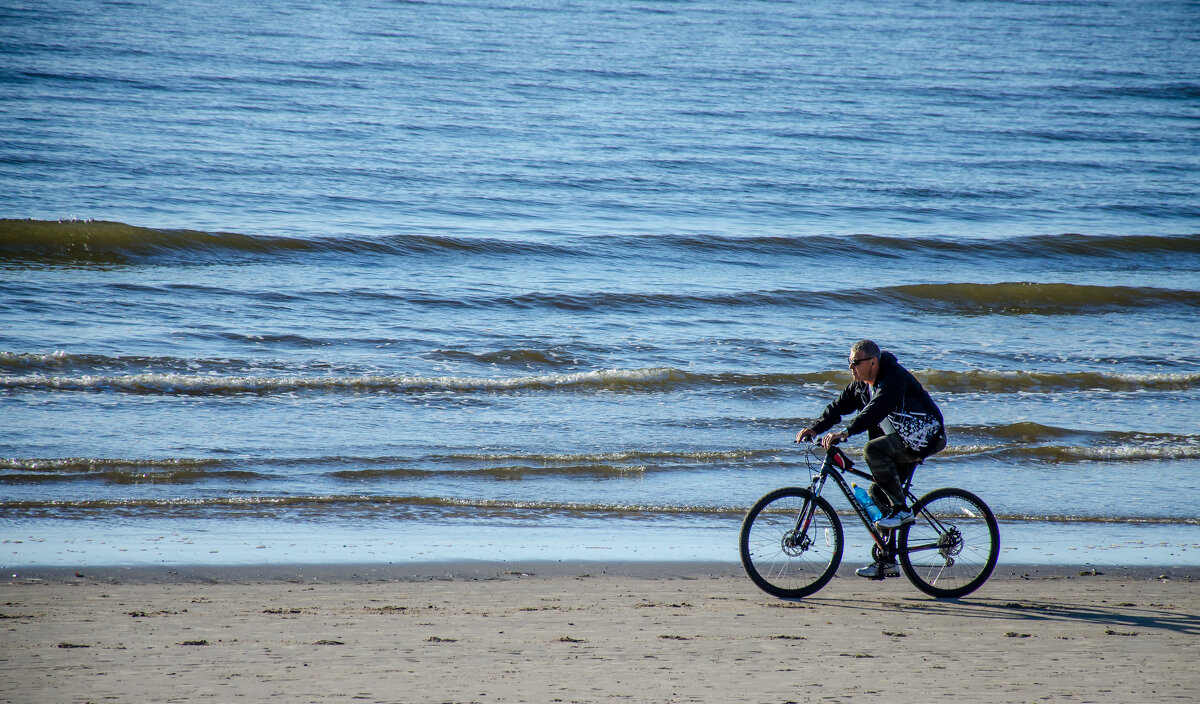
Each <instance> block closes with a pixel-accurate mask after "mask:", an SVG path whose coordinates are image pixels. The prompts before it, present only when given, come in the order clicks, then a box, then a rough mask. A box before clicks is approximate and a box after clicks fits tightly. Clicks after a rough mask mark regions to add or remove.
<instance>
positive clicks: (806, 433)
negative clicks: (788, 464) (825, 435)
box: [796, 428, 817, 442]
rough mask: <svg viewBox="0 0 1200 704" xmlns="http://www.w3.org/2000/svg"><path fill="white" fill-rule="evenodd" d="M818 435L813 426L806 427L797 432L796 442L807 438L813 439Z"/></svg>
mask: <svg viewBox="0 0 1200 704" xmlns="http://www.w3.org/2000/svg"><path fill="white" fill-rule="evenodd" d="M816 436H817V434H816V433H814V432H813V429H812V428H805V429H804V430H801V431H800V432H798V433H796V442H805V441H806V440H811V439H813V438H814V437H816Z"/></svg>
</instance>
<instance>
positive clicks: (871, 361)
mask: <svg viewBox="0 0 1200 704" xmlns="http://www.w3.org/2000/svg"><path fill="white" fill-rule="evenodd" d="M849 363H850V376H852V377H854V380H855V381H865V382H867V383H870V382H873V381H874V380H875V368H876V367H877V366H878V365H879V360H878V359H876V358H875V357H869V356H867V355H865V354H863V353H862V352H859V353H858V354H855V353H854V352H851V353H850V359H849Z"/></svg>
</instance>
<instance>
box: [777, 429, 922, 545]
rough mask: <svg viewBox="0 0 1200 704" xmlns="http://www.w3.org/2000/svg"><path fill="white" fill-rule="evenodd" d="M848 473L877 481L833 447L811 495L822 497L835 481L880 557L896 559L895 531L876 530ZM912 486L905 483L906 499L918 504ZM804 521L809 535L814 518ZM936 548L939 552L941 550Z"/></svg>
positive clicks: (814, 478)
mask: <svg viewBox="0 0 1200 704" xmlns="http://www.w3.org/2000/svg"><path fill="white" fill-rule="evenodd" d="M847 472H849V473H850V474H853V475H854V476H856V477H861V478H862V479H866V480H868V481H874V477H872V476H871V475H870V474H868V473H867V472H863V471H861V470H858V469H855V468H854V461H853V460H851V459H850V458H849V457H847V456H846V453H845V452H842V451H841V449H840V448H838V447H837V446H834V447H831V448H829V450H828V451H827V452H826V454H825V460H824V461H823V462H822V463H821V470H820V472H819V473H818V474H817V475H816V476H814V477H813V478H812V483H810V484H809V487H808V488H809V491H811V492H812V493H813V494H814V495H815V496H818V497H819V496H820V495H821V490H822V489H824V488H825V482H826V480H828V479H829V478H830V477H833V480H834V482H835V483H836V484H837V486H838V488H839V489H841V490H842V494H843V495H845V497H846V501H848V502H850V506H852V507H853V508H854V512H855V513H856V514H858V520H860V521H862V524H863V527H864V528H866V529H867V532H868V533H870V534H871V539H872V540H874V541H875V545H876V546H877V547H878V549H879V551H880V553H881V554H883V555H886V556H889V557H893V556H895V554H896V546H895V532H894V531H891V530H887V531H882V530H880V529H878V528H876V527H875V522H874V521H872V520H871V517H870V516H868V515H867V512H866V509H864V508H863V507H862V506H861V505H860V504H859V503H858V500H857V499H856V498H854V490H853V489H852V488H851V487H850V482H849V481H847V480H846V476H845V475H846V473H847ZM911 484H912V477H911V476H910V477H909V479H908V481H906V482H904V487H903V489H904V494H905V497H906V498H907V499H908V501H909V503H910V504H911V503H914V502H915V501H916V497H915V496H913V494H912V492H911V491H909V486H910V485H911ZM801 518H802V521H803V524H804V525H803V528H804V529H805V531H807V529H808V524H809V521H810V520H811V514H810V515H809V516H804V517H801ZM885 532H886V534H885ZM932 547H935V548H936V547H937V546H932ZM923 549H924V548H923ZM912 551H913V550H912V549H910V552H912Z"/></svg>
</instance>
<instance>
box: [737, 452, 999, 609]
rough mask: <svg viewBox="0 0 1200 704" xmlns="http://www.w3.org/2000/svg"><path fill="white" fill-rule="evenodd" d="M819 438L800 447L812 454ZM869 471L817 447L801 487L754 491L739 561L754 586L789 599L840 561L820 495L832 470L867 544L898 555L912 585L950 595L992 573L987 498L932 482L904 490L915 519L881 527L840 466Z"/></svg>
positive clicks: (875, 551)
mask: <svg viewBox="0 0 1200 704" xmlns="http://www.w3.org/2000/svg"><path fill="white" fill-rule="evenodd" d="M820 449H822V448H821V447H820V445H815V444H814V445H812V446H811V447H810V448H809V450H808V460H809V470H810V473H811V472H813V471H815V470H814V468H813V465H812V459H813V458H814V457H818V456H819V454H818V452H817V450H820ZM847 473H849V474H852V475H855V476H858V477H862V478H864V479H868V480H869V479H872V477H871V475H870V474H868V473H866V472H862V471H860V470H857V469H854V463H853V462H852V461H851V460H850V458H849V457H847V456H846V453H844V452H842V451H841V450H840V449H839V448H837V447H836V446H833V447H830V448H829V450H827V451H825V458H824V460H822V462H821V467H820V471H819V472H817V473H816V474H814V475H813V477H812V482H811V483H810V484H809V486H808V488H801V487H794V486H793V487H784V488H782V489H776V490H775V491H772V492H770V493H768V494H767V495H766V496H763V497H762V498H761V499H759V500H758V501H757V502H755V504H754V505H753V506H751V507H750V510H749V511H747V512H746V517H745V519H744V520H743V521H742V529H741V534H740V536H739V538H740V551H741V557H742V566H743V567H745V569H746V574H747V575H749V577H750V579H751V581H753V582H754V583H755V584H756V585H757V586H758V587H759V588H760V589H762V590H763V591H765V592H767V593H768V594H772V595H774V596H778V597H783V598H786V599H797V598H800V597H804V596H808V595H810V594H814V593H816V592H817V591H819V590H820V589H821V588H822V587H824V586H825V585H826V584H827V583H828V582H829V580H830V579H832V578H833V575H834V574H835V573H836V572H837V569H838V566H839V565H840V564H841V561H842V548H843V544H842V537H843V531H842V522H841V519H839V518H838V514H837V512H836V511H834V509H833V506H832V505H831V504H830V503H829V501H828V499H826V498H824V497H823V496H821V490H822V489H823V488H824V487H825V482H826V481H827V480H828V479H829V478H830V477H833V479H834V482H835V483H836V484H837V486H838V488H840V489H841V490H842V493H843V494H845V496H846V500H847V501H849V502H850V505H851V506H852V507H853V508H854V511H855V513H857V514H858V517H859V519H860V520H861V521H862V522H863V526H865V527H866V529H867V531H868V532H869V533H870V534H871V538H872V539H873V540H874V542H875V544H874V546H872V548H871V556H872V557H873V558H874V559H875V560H876V561H877V562H879V561H886V562H895V561H896V560H897V559H898V560H899V562H900V567H901V568H902V569H903V571H904V576H905V577H907V578H908V580H909V581H910V582H912V583H913V586H915V587H916V588H917V589H920V590H921V591H923V592H925V593H926V594H929V595H931V596H934V597H937V598H942V599H956V598H959V597H962V596H966V595H967V594H970V593H971V592H973V591H975V590H976V589H978V588H979V587H980V586H981V585H982V584H983V583H984V582H986V581H987V578H988V577H989V576H990V575H991V574H992V570H993V569H995V567H996V559H997V558H998V557H999V555H1000V528H999V525H998V524H997V522H996V517H995V515H994V514H993V513H992V510H991V509H990V508H988V506H987V504H985V503H984V502H983V500H982V499H980V498H979V497H978V496H976V495H975V494H972V493H971V492H969V491H966V490H965V489H955V488H942V489H934V490H933V491H931V492H929V493H927V494H925V495H924V496H922V497H921V498H919V499H918V498H917V497H916V496H914V495H913V494H912V492H911V491H910V487H911V485H912V477H911V476H910V477H909V480H908V481H906V482H905V483H904V487H903V488H904V494H905V497H906V499H907V501H908V504H909V506H911V507H912V512H913V516H914V517H915V519H916V520H915V521H914V522H913V523H909V524H906V525H903V526H901V527H900V528H897V529H893V530H887V529H879V528H876V527H875V524H874V521H872V520H871V519H870V517H869V515H868V514H867V510H866V508H864V507H863V505H862V504H861V503H859V501H858V500H857V499H856V498H855V497H854V492H853V490H852V489H851V487H850V484H849V483H848V482H847V480H846V476H845V475H846V474H847Z"/></svg>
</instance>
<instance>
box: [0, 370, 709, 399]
mask: <svg viewBox="0 0 1200 704" xmlns="http://www.w3.org/2000/svg"><path fill="white" fill-rule="evenodd" d="M688 377H689V375H688V374H686V373H685V372H681V371H679V370H676V369H670V368H665V367H664V368H652V369H632V370H622V369H609V370H601V371H591V372H579V373H574V374H542V375H537V376H521V377H511V378H475V377H462V376H439V377H433V376H407V375H396V376H391V375H363V376H353V377H345V376H339V377H318V376H311V377H302V376H227V377H217V376H207V375H202V374H201V375H197V374H157V373H145V374H126V375H111V376H110V375H90V374H89V375H84V376H49V375H45V374H31V375H20V376H2V377H0V389H7V390H33V391H116V392H122V393H132V394H149V395H153V394H169V395H195V396H224V395H231V394H279V393H294V392H302V391H325V392H339V391H341V392H396V393H413V392H417V393H420V392H437V391H448V392H478V391H524V390H553V389H568V390H571V389H582V390H586V389H606V390H638V389H661V388H665V387H668V386H670V385H673V384H676V383H684V382H686V381H687V379H688Z"/></svg>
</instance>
